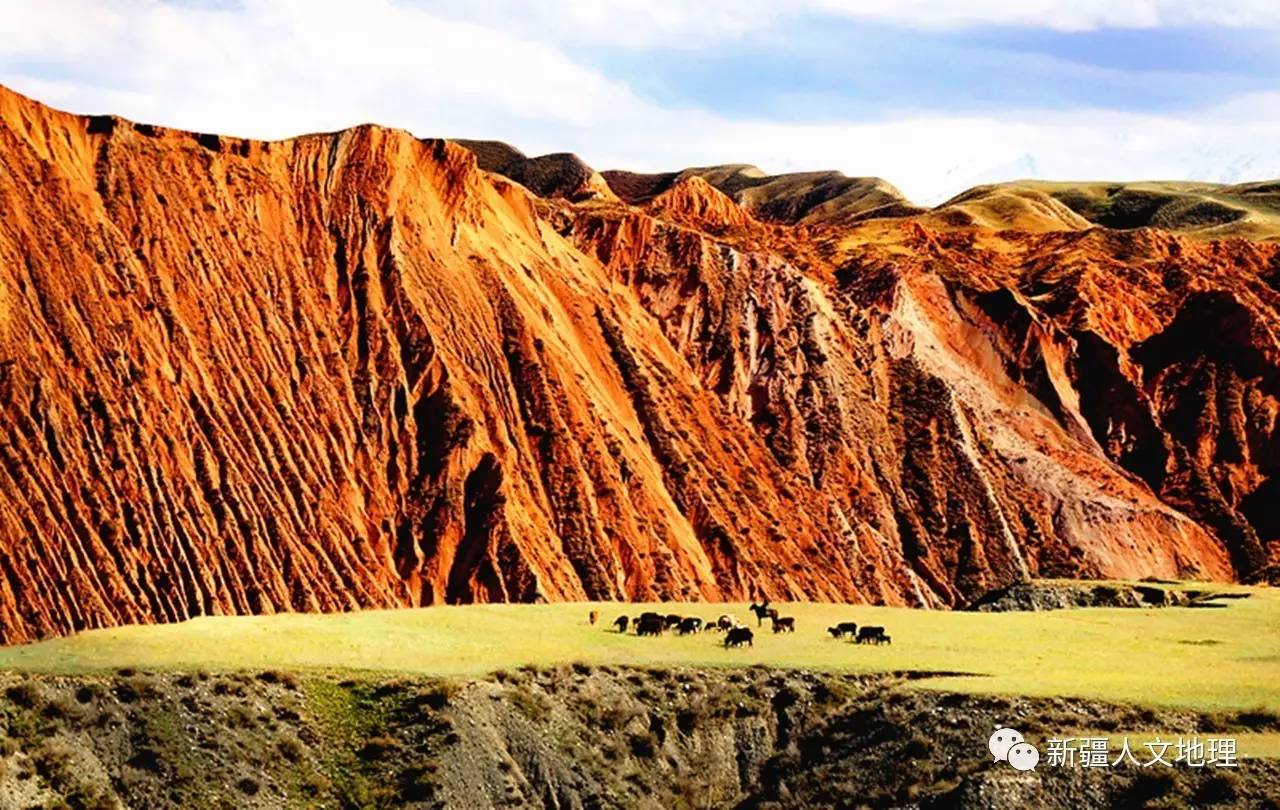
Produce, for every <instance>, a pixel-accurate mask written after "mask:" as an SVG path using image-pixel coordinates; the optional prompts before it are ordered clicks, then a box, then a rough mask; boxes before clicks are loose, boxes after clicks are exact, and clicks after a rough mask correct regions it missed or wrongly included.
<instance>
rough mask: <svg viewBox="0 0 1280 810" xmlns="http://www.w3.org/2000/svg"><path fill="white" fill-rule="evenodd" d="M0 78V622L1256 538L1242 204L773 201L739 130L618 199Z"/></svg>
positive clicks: (1216, 544)
mask: <svg viewBox="0 0 1280 810" xmlns="http://www.w3.org/2000/svg"><path fill="white" fill-rule="evenodd" d="M0 121H2V122H3V127H0V210H4V211H5V212H6V213H5V218H4V222H3V226H2V227H0V312H3V313H4V318H3V320H0V426H2V427H3V430H2V431H0V461H2V462H3V463H0V640H3V641H9V642H13V641H22V640H27V639H31V638H35V637H39V636H44V635H49V634H61V633H68V632H73V631H76V630H79V629H83V628H87V627H97V626H103V625H111V624H117V623H122V622H153V621H172V620H178V619H183V618H187V617H190V616H196V615H205V614H211V613H250V612H253V613H261V612H274V611H281V610H299V611H303V610H305V611H315V610H346V609H351V608H357V607H374V606H377V607H394V606H407V605H420V604H436V603H445V602H471V601H499V600H501V601H529V600H538V599H550V600H559V599H581V598H586V597H592V598H602V599H608V598H627V599H641V600H643V599H656V598H663V599H745V598H750V597H752V596H756V595H762V594H763V595H769V596H772V597H774V598H775V599H779V600H782V599H806V598H807V599H833V600H853V601H874V602H882V603H891V604H911V605H929V606H954V605H962V604H965V603H967V602H969V601H970V600H972V599H973V598H975V597H976V596H978V595H979V594H982V593H985V592H987V591H989V590H991V589H993V588H997V587H1001V586H1004V585H1007V584H1009V583H1011V582H1014V581H1017V580H1020V579H1023V578H1026V577H1028V576H1106V577H1128V578H1137V577H1141V576H1147V575H1154V576H1164V577H1173V576H1180V577H1186V576H1194V577H1203V578H1212V579H1230V578H1233V577H1237V576H1252V575H1254V574H1255V573H1257V572H1258V571H1259V570H1260V569H1262V568H1263V567H1265V565H1266V564H1267V561H1268V560H1269V559H1272V558H1273V557H1274V551H1272V549H1274V548H1275V547H1276V544H1275V543H1274V542H1273V541H1274V540H1275V539H1276V532H1275V528H1276V527H1275V525H1274V520H1273V519H1272V517H1271V512H1272V511H1273V510H1268V509H1267V508H1266V504H1267V503H1268V498H1269V497H1270V495H1271V494H1273V493H1274V489H1275V480H1276V477H1275V464H1276V459H1275V457H1274V455H1275V453H1274V448H1275V447H1276V446H1277V442H1276V441H1275V422H1276V419H1275V416H1276V413H1277V395H1276V358H1277V352H1276V349H1275V335H1276V324H1277V315H1276V312H1277V309H1276V297H1277V293H1276V288H1275V283H1274V279H1275V277H1276V268H1277V267H1280V261H1278V260H1277V249H1276V248H1275V247H1273V246H1266V245H1262V244H1258V243H1245V242H1232V243H1193V242H1187V241H1185V240H1182V239H1180V238H1175V237H1171V236H1168V235H1165V234H1161V233H1158V232H1152V231H1145V230H1139V231H1133V232H1126V233H1123V234H1122V233H1116V232H1108V231H1103V230H1094V231H1084V232H1079V233H1075V232H1073V233H1068V234H1063V233H1049V234H1044V235H1040V236H1028V235H1026V234H997V235H991V234H989V233H986V232H981V233H979V232H963V231H955V230H933V229H930V228H926V227H923V226H922V225H921V224H920V223H917V222H914V221H909V220H908V221H902V220H874V221H870V222H867V223H864V224H862V225H859V226H857V227H850V226H841V227H835V226H831V225H823V226H818V225H815V226H813V227H810V226H807V225H802V226H792V225H787V224H780V223H779V222H777V221H769V220H768V219H763V220H762V219H761V218H759V217H756V216H753V215H752V214H751V213H750V212H749V211H746V210H744V209H743V208H742V206H741V205H739V203H738V202H736V201H735V199H734V198H733V196H732V195H729V194H726V193H725V192H723V191H722V190H720V189H719V188H717V185H716V182H715V181H716V180H720V181H721V182H728V180H727V179H726V178H729V179H731V178H733V177H745V176H746V173H744V172H743V171H741V170H740V169H735V170H734V171H733V172H729V173H727V174H726V175H725V177H724V178H719V177H713V178H712V179H710V180H708V179H704V178H703V177H702V176H688V177H684V178H681V179H677V180H674V181H672V182H671V183H670V184H669V185H666V186H665V187H664V188H661V189H656V188H655V189H653V193H652V194H651V195H649V196H648V199H647V201H645V202H644V203H643V204H642V205H639V206H635V205H630V204H627V203H624V202H622V201H619V200H615V199H611V198H610V197H608V196H605V195H595V196H590V195H589V196H588V198H585V199H584V198H582V197H580V196H579V195H577V193H576V192H575V191H574V189H580V188H581V185H580V184H578V185H575V184H574V183H570V184H569V185H568V186H566V185H564V184H562V183H560V182H559V181H560V180H563V179H565V178H570V179H572V177H578V178H579V179H581V178H582V176H585V177H586V178H587V182H588V185H590V183H591V182H593V181H592V180H591V177H592V174H591V173H589V172H588V173H587V174H586V175H582V172H578V171H576V170H575V171H572V172H568V173H565V172H564V171H560V170H559V169H557V170H556V171H548V173H547V174H546V175H545V176H546V177H548V178H551V179H552V180H555V181H556V182H552V183H550V185H548V186H547V187H545V188H544V187H542V186H541V185H540V184H539V183H538V182H534V181H533V180H528V178H526V180H528V183H529V185H528V187H527V188H526V187H523V186H520V185H515V184H514V183H512V182H510V181H509V180H508V179H506V178H504V177H503V176H501V175H499V174H495V173H490V172H486V171H485V170H483V169H482V168H481V167H479V166H478V165H477V158H476V155H477V154H479V155H481V157H482V158H483V160H485V161H486V162H487V163H491V162H493V161H507V162H511V161H521V160H528V159H525V158H523V156H520V155H519V154H518V153H515V154H512V152H513V151H514V150H511V151H506V150H504V149H501V148H497V147H494V146H493V145H492V144H490V145H488V146H486V147H484V148H479V147H477V146H476V145H475V144H472V147H471V149H467V148H463V147H461V146H458V145H455V144H452V143H450V142H446V141H422V140H418V139H416V138H413V137H411V136H410V135H408V134H407V133H404V132H398V131H394V130H387V129H381V128H378V127H360V128H357V129H352V130H347V131H344V132H340V133H333V134H326V135H313V136H307V137H302V138H297V139H292V140H287V141H279V142H270V143H263V142H255V141H247V140H242V139H236V138H227V137H220V136H215V135H207V134H196V133H187V132H178V131H172V130H165V129H162V128H158V127H152V126H148V125H144V124H134V123H131V122H128V121H123V120H120V119H116V118H111V117H90V118H86V117H82V116H74V115H68V114H64V113H60V112H56V111H53V110H49V109H48V108H45V107H43V106H41V105H39V104H36V103H35V102H32V101H30V100H28V99H24V98H22V97H20V96H18V95H16V94H13V93H10V92H8V91H0ZM472 149H474V150H476V151H471V150H472ZM534 160H535V161H537V160H541V159H534ZM551 164H554V165H552V166H551V168H553V169H554V168H555V167H556V166H559V167H560V169H564V168H565V167H566V166H567V167H568V168H569V169H573V168H574V167H575V166H577V163H576V162H574V161H570V160H564V161H561V160H558V161H551V162H550V164H548V165H551ZM571 175H572V177H571ZM746 187H747V186H744V188H746ZM763 187H764V186H763V185H761V184H756V185H751V186H750V188H754V189H759V188H763ZM530 189H532V190H533V191H538V190H539V189H541V192H542V193H543V194H544V195H545V196H544V197H537V196H535V195H534V194H532V193H531V191H530ZM566 189H567V190H566ZM574 200H580V202H574ZM753 210H756V209H753ZM1207 333H1211V334H1212V337H1211V338H1210V339H1207V340H1197V339H1196V336H1198V335H1201V334H1207Z"/></svg>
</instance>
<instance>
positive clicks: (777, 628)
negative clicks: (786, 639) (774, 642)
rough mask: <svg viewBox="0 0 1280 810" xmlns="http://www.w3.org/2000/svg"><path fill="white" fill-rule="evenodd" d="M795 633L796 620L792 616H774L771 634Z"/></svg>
mask: <svg viewBox="0 0 1280 810" xmlns="http://www.w3.org/2000/svg"><path fill="white" fill-rule="evenodd" d="M795 631H796V619H795V617H794V616H774V617H773V632H775V633H794V632H795Z"/></svg>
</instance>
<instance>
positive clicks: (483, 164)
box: [454, 140, 617, 202]
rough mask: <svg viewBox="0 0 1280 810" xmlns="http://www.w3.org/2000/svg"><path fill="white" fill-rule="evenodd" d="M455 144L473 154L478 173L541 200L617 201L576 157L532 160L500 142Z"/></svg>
mask: <svg viewBox="0 0 1280 810" xmlns="http://www.w3.org/2000/svg"><path fill="white" fill-rule="evenodd" d="M454 143H456V144H458V145H460V146H463V147H465V148H466V149H468V150H470V151H471V152H472V153H474V154H475V156H476V163H477V165H479V167H480V168H481V169H484V170H485V171H489V172H494V173H496V174H501V175H504V176H505V177H508V178H510V179H512V180H514V181H516V182H517V183H519V184H521V185H522V186H524V187H525V188H527V189H529V190H530V191H532V192H533V193H534V194H537V195H538V196H540V197H559V198H563V199H566V200H570V201H573V202H582V201H584V200H591V199H595V200H616V199H617V198H616V197H615V196H614V194H613V191H612V190H611V189H610V188H609V185H608V183H606V182H605V180H604V178H603V177H601V176H600V174H599V173H598V172H597V171H596V170H595V169H592V168H591V167H590V166H588V165H587V164H586V163H584V162H583V161H582V158H580V157H578V156H577V155H574V154H570V153H568V152H558V153H556V154H551V155H542V156H540V157H534V158H531V157H527V156H526V155H525V154H524V153H523V152H521V151H520V150H519V149H516V148H515V147H512V146H509V145H507V144H505V143H502V142H501V141H468V140H458V141H454Z"/></svg>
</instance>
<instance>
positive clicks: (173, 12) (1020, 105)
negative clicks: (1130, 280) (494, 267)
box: [0, 0, 1280, 202]
mask: <svg viewBox="0 0 1280 810" xmlns="http://www.w3.org/2000/svg"><path fill="white" fill-rule="evenodd" d="M0 83H4V84H6V85H8V86H10V87H13V88H15V89H17V90H19V91H22V92H25V93H27V94H29V95H32V96H34V97H35V98H38V99H40V100H42V101H46V102H48V103H51V104H54V105H55V106H59V107H63V108H66V109H72V110H75V111H78V112H107V111H109V112H116V113H120V114H123V115H126V116H128V117H131V118H135V119H141V120H147V121H152V122H157V123H163V124H169V125H173V126H179V127H186V128H190V129H199V130H205V131H219V132H228V133H232V134H244V135H252V136H258V137H285V136H288V135H291V134H297V133H301V132H307V131H315V130H325V129H333V128H338V127H342V126H349V125H351V124H354V123H362V122H365V121H374V122H377V123H382V124H386V125H390V126H397V127H402V128H406V129H409V130H410V131H412V132H414V133H416V134H419V135H422V136H429V135H445V136H455V137H477V138H484V137H490V138H499V139H503V140H508V141H510V142H512V143H513V144H515V145H517V146H519V147H521V148H523V149H525V150H526V151H528V152H531V153H539V152H544V151H553V150H554V151H561V150H567V151H576V152H578V153H580V154H582V155H583V157H584V158H586V159H587V160H588V162H590V163H592V164H593V165H595V166H597V168H615V167H622V168H635V169H640V170H662V169H671V168H680V167H683V166H687V165H700V164H707V163H725V162H751V163H756V164H757V165H759V166H761V167H762V168H764V169H765V170H768V171H794V170H804V169H825V168H836V169H840V170H842V171H845V172H846V173H848V174H875V175H879V176H882V177H885V178H886V179H888V180H889V181H890V182H893V183H896V184H898V185H899V186H900V187H901V188H902V189H903V190H904V191H905V192H906V193H907V194H908V195H909V196H911V197H913V198H914V199H916V200H919V201H924V202H937V201H940V200H941V199H944V198H945V197H946V196H948V195H950V194H953V193H956V192H958V191H960V190H962V189H963V188H965V187H967V186H968V185H971V184H974V183H977V182H991V181H997V180H1006V179H1015V178H1017V177H1023V176H1037V177H1048V178H1057V179H1121V180H1132V179H1144V178H1147V179H1199V180H1214V181H1230V182H1237V181H1244V180H1250V179H1267V178H1271V177H1274V176H1276V175H1280V138H1278V137H1277V136H1278V135H1280V4H1276V3H1272V2H1270V0H1231V1H1230V2H1221V3H1214V2H1188V0H1131V1H1130V2H1102V0H1018V2H1016V3H1015V2H1007V0H898V2H874V1H873V0H797V2H794V3H789V4H783V3H777V2H773V3H766V2H759V1H758V0H737V2H723V1H722V0H699V1H697V2H695V1H694V0H666V1H665V2H664V1H663V0H656V2H640V0H596V1H595V2H587V0H564V1H563V2H556V1H555V0H525V1H524V2H511V1H509V0H472V1H471V2H467V3H444V2H434V1H433V0H362V2H349V3H344V2H336V0H333V1H331V0H305V1H304V0H221V1H220V2H214V1H213V0H203V1H202V0H182V1H181V2H160V1H159V0H136V1H134V0H129V1H127V2H126V0H94V1H93V2H90V0H31V1H30V2H25V1H24V0H16V1H15V2H9V3H5V4H3V5H2V6H0Z"/></svg>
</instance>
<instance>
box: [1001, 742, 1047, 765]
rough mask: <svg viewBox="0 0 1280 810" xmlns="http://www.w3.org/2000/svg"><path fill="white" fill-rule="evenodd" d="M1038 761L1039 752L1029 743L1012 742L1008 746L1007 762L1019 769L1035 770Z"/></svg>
mask: <svg viewBox="0 0 1280 810" xmlns="http://www.w3.org/2000/svg"><path fill="white" fill-rule="evenodd" d="M1039 761H1040V752H1039V751H1038V750H1036V747H1035V746H1034V745H1032V744H1031V743H1027V742H1020V743H1014V744H1013V745H1012V746H1011V747H1010V748H1009V764H1010V765H1012V766H1013V767H1014V768H1017V769H1018V770H1020V771H1032V770H1035V767H1036V763H1037V762H1039Z"/></svg>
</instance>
